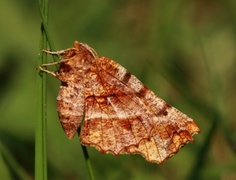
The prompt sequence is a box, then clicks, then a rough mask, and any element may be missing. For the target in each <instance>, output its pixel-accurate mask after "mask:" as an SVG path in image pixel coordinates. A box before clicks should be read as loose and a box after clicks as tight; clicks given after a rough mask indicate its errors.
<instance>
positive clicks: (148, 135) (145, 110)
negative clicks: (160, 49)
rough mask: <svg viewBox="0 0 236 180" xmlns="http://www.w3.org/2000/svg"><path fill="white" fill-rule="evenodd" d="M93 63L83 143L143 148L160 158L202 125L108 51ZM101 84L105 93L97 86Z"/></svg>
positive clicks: (189, 139) (151, 158) (120, 149)
mask: <svg viewBox="0 0 236 180" xmlns="http://www.w3.org/2000/svg"><path fill="white" fill-rule="evenodd" d="M94 66H95V67H96V68H94V69H95V70H94V71H92V72H90V73H92V74H93V75H92V76H91V74H88V77H87V78H86V79H89V77H94V80H92V81H90V82H91V84H90V85H89V87H93V88H92V91H93V92H95V93H94V96H90V97H89V98H88V99H87V98H86V99H85V104H86V116H85V121H84V126H83V128H82V134H81V140H82V142H83V143H84V144H86V145H93V146H96V147H97V148H98V149H99V150H100V151H102V152H111V153H113V154H120V153H133V154H135V153H139V154H141V155H142V156H144V157H145V158H146V159H147V160H148V161H152V162H156V163H161V162H163V161H164V160H165V159H166V158H168V157H170V156H171V155H172V154H174V153H176V152H177V151H178V150H179V149H180V147H182V146H183V145H184V144H186V143H188V142H193V141H194V139H193V138H192V135H193V134H195V133H198V132H199V128H198V126H197V125H196V124H195V123H194V122H193V120H192V119H191V118H189V117H187V116H186V115H185V114H183V113H182V112H180V111H178V110H177V109H175V108H174V107H172V106H170V105H169V104H167V103H166V102H164V101H163V100H162V99H161V98H159V97H158V96H156V95H155V94H154V93H153V92H152V91H150V90H149V89H148V88H147V87H145V86H144V85H143V84H142V83H141V82H140V81H139V80H138V79H137V78H136V77H135V76H133V75H132V74H130V73H129V72H128V71H127V70H126V69H125V68H123V67H122V66H121V65H119V64H118V63H116V62H114V61H112V60H110V59H108V58H104V57H99V58H97V60H96V63H95V64H94ZM98 87H102V91H99V92H102V93H99V92H97V90H98ZM100 90H101V89H100ZM88 102H89V104H88ZM90 103H91V104H92V103H94V106H95V107H97V108H95V109H94V108H93V107H94V106H91V104H90ZM87 112H89V113H87ZM100 120H101V121H100Z"/></svg>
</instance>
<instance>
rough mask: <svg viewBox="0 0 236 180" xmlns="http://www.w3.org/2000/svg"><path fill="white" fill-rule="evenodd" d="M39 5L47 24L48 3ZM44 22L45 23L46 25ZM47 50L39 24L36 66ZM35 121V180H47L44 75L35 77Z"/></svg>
mask: <svg viewBox="0 0 236 180" xmlns="http://www.w3.org/2000/svg"><path fill="white" fill-rule="evenodd" d="M39 3H40V8H41V12H43V14H44V17H45V21H46V22H47V18H46V17H47V14H48V1H47V0H43V1H42V2H39ZM46 22H45V23H46ZM46 48H47V38H46V35H45V31H44V28H43V26H42V24H41V42H40V53H39V59H38V65H40V64H43V63H46V54H44V53H42V49H46ZM37 90H38V93H37V110H38V111H37V119H36V128H35V179H36V180H47V154H46V136H47V134H46V133H47V124H46V122H47V111H46V109H47V103H46V101H47V94H46V73H41V72H39V73H38V76H37Z"/></svg>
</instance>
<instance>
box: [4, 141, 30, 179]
mask: <svg viewBox="0 0 236 180" xmlns="http://www.w3.org/2000/svg"><path fill="white" fill-rule="evenodd" d="M1 155H2V157H3V158H4V160H5V161H6V162H7V164H8V165H9V166H10V167H11V169H12V170H13V171H14V172H15V173H16V175H17V176H18V178H19V179H25V180H30V179H31V177H30V176H29V175H28V174H27V172H26V171H25V170H24V169H23V168H22V166H21V165H20V164H19V163H18V162H17V161H16V159H15V158H14V156H13V155H12V153H11V152H10V150H9V149H8V148H7V147H6V146H5V145H4V144H3V142H1V141H0V156H1ZM0 177H1V178H2V176H1V175H0Z"/></svg>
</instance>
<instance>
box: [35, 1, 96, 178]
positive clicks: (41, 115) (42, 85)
mask: <svg viewBox="0 0 236 180" xmlns="http://www.w3.org/2000/svg"><path fill="white" fill-rule="evenodd" d="M45 1H46V0H45ZM45 4H47V3H45ZM46 12H47V11H45V9H43V7H42V8H40V15H41V19H42V26H41V27H42V28H41V29H42V30H43V31H42V43H41V44H42V46H41V48H40V49H41V50H43V49H46V48H47V47H46V40H47V42H48V44H49V47H50V50H51V51H56V48H55V45H54V43H53V40H52V36H51V35H50V32H49V30H48V26H47V13H46ZM44 43H45V44H44ZM41 52H42V51H41ZM41 52H40V58H39V59H40V61H39V62H40V63H39V64H38V65H41V64H44V63H46V61H44V57H45V54H44V53H43V54H42V53H41ZM45 59H46V57H45ZM53 59H54V61H55V62H56V61H58V59H59V57H58V56H57V55H53ZM45 78H46V73H42V76H40V75H39V78H38V79H39V81H38V89H39V90H41V91H39V93H38V97H39V100H38V126H37V128H38V131H40V130H41V132H42V131H43V130H46V111H45V110H46V99H44V98H46V79H45ZM44 80H45V81H44ZM40 97H42V98H40ZM41 105H42V106H41ZM42 119H43V120H42ZM45 138H46V132H45V136H43V135H42V134H41V135H39V136H38V140H39V141H40V142H42V146H41V147H45V149H44V148H42V149H41V151H42V153H41V154H39V155H38V158H40V157H41V156H40V155H43V154H44V153H43V152H44V151H45V157H46V139H45ZM43 140H45V144H44V143H43ZM40 142H39V143H38V145H37V144H36V149H37V148H39V147H38V146H40V144H41V143H40ZM43 144H44V145H43ZM81 146H82V150H83V154H84V157H85V160H86V163H87V167H88V171H89V176H90V179H91V180H94V179H95V178H94V175H93V171H92V166H91V163H90V159H89V155H88V151H87V148H86V147H85V146H83V145H81ZM38 158H37V157H36V159H38ZM42 158H43V157H42ZM45 162H46V160H45ZM41 163H42V164H43V162H41ZM42 164H40V163H38V164H37V165H38V166H41V165H42ZM45 167H46V164H45ZM37 168H38V167H37V166H36V163H35V169H37ZM39 169H40V170H35V172H36V171H37V172H38V173H40V172H41V173H42V174H43V173H46V169H41V168H40V167H39ZM38 173H36V174H37V175H38V179H43V178H45V179H46V175H44V176H40V175H39V174H38Z"/></svg>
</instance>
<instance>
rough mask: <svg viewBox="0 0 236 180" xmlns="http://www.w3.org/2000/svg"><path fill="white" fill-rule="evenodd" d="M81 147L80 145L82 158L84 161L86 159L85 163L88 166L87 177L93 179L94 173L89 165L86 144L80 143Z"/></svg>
mask: <svg viewBox="0 0 236 180" xmlns="http://www.w3.org/2000/svg"><path fill="white" fill-rule="evenodd" d="M81 147H82V150H83V154H84V158H85V161H86V164H87V167H88V171H89V177H90V179H91V180H94V179H95V178H94V175H93V169H92V166H91V163H90V159H89V154H88V150H87V148H86V146H83V145H82V144H81Z"/></svg>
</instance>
